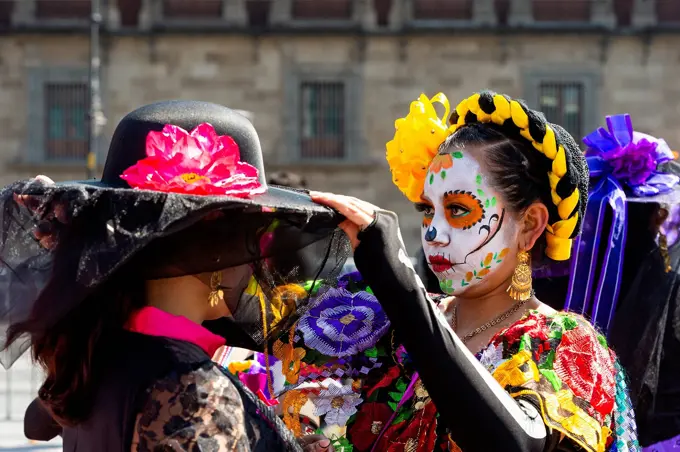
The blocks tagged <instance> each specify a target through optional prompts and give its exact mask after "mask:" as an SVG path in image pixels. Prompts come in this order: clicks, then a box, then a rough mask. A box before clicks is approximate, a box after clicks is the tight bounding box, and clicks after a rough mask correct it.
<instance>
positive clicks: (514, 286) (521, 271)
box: [507, 251, 533, 301]
mask: <svg viewBox="0 0 680 452" xmlns="http://www.w3.org/2000/svg"><path fill="white" fill-rule="evenodd" d="M529 260H530V256H529V252H527V251H520V252H519V253H517V267H515V272H514V273H513V274H512V281H511V282H510V287H508V290H507V292H508V294H509V295H510V297H511V298H512V299H513V300H515V301H526V300H528V299H529V298H531V294H532V293H533V289H532V288H531V266H530V265H529Z"/></svg>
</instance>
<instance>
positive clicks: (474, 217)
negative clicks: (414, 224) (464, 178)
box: [430, 190, 485, 230]
mask: <svg viewBox="0 0 680 452" xmlns="http://www.w3.org/2000/svg"><path fill="white" fill-rule="evenodd" d="M442 203H443V205H444V210H445V212H446V221H447V222H448V223H449V225H450V226H451V227H452V228H455V229H463V230H465V229H470V228H471V227H472V226H474V225H476V224H477V223H479V222H480V221H482V220H483V219H484V216H485V215H484V214H485V212H484V206H483V205H482V201H480V200H479V199H478V198H477V197H476V196H475V195H473V194H472V192H470V191H464V190H455V191H448V192H446V193H444V196H443V199H442ZM430 221H431V220H430Z"/></svg>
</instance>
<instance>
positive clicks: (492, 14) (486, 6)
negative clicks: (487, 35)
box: [472, 0, 498, 25]
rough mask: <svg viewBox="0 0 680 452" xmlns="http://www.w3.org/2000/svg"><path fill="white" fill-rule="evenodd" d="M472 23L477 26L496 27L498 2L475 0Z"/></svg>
mask: <svg viewBox="0 0 680 452" xmlns="http://www.w3.org/2000/svg"><path fill="white" fill-rule="evenodd" d="M472 21H473V22H474V23H475V24H477V25H496V24H497V23H498V16H497V15H496V2H495V1H494V0H474V1H473V2H472Z"/></svg>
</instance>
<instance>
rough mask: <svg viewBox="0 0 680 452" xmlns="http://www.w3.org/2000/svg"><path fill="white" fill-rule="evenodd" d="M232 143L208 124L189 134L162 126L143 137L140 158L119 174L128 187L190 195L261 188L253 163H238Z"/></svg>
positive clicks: (253, 191)
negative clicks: (143, 143)
mask: <svg viewBox="0 0 680 452" xmlns="http://www.w3.org/2000/svg"><path fill="white" fill-rule="evenodd" d="M240 159H241V155H240V152H239V149H238V145H237V144H236V142H235V141H234V139H233V138H231V137H230V136H227V135H222V136H219V135H217V133H216V132H215V129H214V128H213V126H211V125H210V124H207V123H204V124H200V125H198V126H197V127H196V128H195V129H194V130H192V131H191V133H189V132H187V131H186V130H184V129H182V128H181V127H177V126H173V125H170V124H168V125H166V126H165V127H163V130H162V131H161V132H149V134H148V135H147V137H146V158H145V159H142V160H140V161H139V162H137V163H136V164H135V165H133V166H131V167H130V168H128V169H126V170H125V172H123V174H122V175H121V178H123V179H124V180H125V181H127V183H128V184H130V186H131V187H133V188H140V189H145V190H157V191H162V192H172V193H183V194H192V195H229V196H236V197H246V196H250V195H254V194H259V193H263V192H264V191H265V188H264V187H263V186H262V184H260V182H259V179H258V172H257V168H255V167H254V166H252V165H250V164H248V163H245V162H241V161H240Z"/></svg>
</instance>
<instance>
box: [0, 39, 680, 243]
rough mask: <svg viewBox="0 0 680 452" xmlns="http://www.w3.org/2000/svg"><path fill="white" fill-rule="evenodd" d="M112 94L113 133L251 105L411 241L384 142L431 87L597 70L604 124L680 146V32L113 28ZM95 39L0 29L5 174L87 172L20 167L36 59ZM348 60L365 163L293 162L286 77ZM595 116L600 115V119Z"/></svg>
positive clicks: (511, 90)
mask: <svg viewBox="0 0 680 452" xmlns="http://www.w3.org/2000/svg"><path fill="white" fill-rule="evenodd" d="M103 54H104V59H103V63H104V74H103V76H104V85H103V90H104V103H105V108H106V115H107V117H108V119H109V124H108V126H107V128H106V136H107V137H110V135H111V133H112V131H113V129H114V128H115V125H116V123H117V122H118V120H120V118H121V117H122V116H123V115H124V114H125V113H126V112H128V111H129V110H131V109H133V108H134V107H136V106H138V105H141V104H144V103H147V102H152V101H156V100H161V99H170V98H183V99H198V100H207V101H213V102H217V103H221V104H224V105H227V106H230V107H233V108H237V109H243V110H249V111H251V112H253V114H254V123H255V127H256V129H257V130H258V131H259V133H260V137H261V140H262V146H263V149H264V152H265V161H266V162H267V166H268V168H269V169H270V170H278V169H289V170H294V171H296V172H299V173H302V174H304V175H305V176H306V177H307V178H308V180H309V182H310V184H311V186H312V187H314V188H316V189H321V190H331V191H337V192H343V193H349V194H351V195H354V196H358V197H362V198H365V199H367V200H369V201H371V202H374V203H376V204H378V205H380V206H382V207H385V208H388V209H392V210H395V211H397V212H399V213H400V215H401V219H402V230H403V234H404V238H405V240H406V241H407V244H408V245H409V247H411V248H412V249H413V250H415V247H416V246H417V243H418V236H419V227H418V224H419V220H418V217H417V215H416V213H415V212H414V210H413V209H412V208H411V207H410V206H409V205H408V203H407V202H406V201H404V199H403V198H402V196H401V195H400V193H399V192H398V191H397V190H396V189H395V188H394V187H393V185H392V184H391V181H390V176H389V171H388V168H387V165H386V163H385V162H384V144H385V142H386V141H388V140H389V139H391V137H392V133H393V131H394V129H393V123H394V120H395V119H396V118H398V117H400V116H403V115H405V114H406V113H407V112H408V105H409V102H410V101H411V100H413V99H415V98H416V97H417V96H418V95H419V94H420V93H421V92H426V93H428V94H431V95H432V94H435V93H436V92H438V91H443V92H444V93H446V94H447V95H448V96H449V98H450V99H451V102H452V103H454V104H455V103H456V102H457V101H458V100H459V99H461V98H462V97H464V96H467V95H469V94H470V93H471V92H473V91H475V90H479V89H482V88H490V89H494V90H497V91H502V92H505V93H507V94H509V95H511V96H519V97H531V94H532V93H527V92H526V91H527V84H526V81H527V78H528V77H529V74H531V73H533V72H535V71H539V72H540V71H543V72H549V73H556V74H560V73H584V72H585V73H588V74H591V75H592V76H594V79H595V80H596V83H595V85H594V90H593V91H592V93H591V95H592V97H593V99H592V100H594V101H595V102H594V104H593V105H595V106H596V110H597V111H596V115H595V117H596V118H597V119H596V121H600V122H601V118H603V115H604V114H607V113H621V112H629V113H631V114H632V115H633V119H634V124H635V126H636V129H638V130H641V131H645V132H648V133H652V134H655V135H659V136H663V137H664V138H665V139H666V140H667V141H668V142H669V144H670V145H671V146H677V147H680V127H678V126H679V125H680V102H679V100H680V83H678V73H679V70H680V36H678V35H658V36H655V37H653V38H652V39H651V40H647V41H645V40H644V39H642V38H639V37H625V36H619V37H616V36H610V37H608V38H606V39H605V38H604V37H602V36H601V35H598V34H583V35H574V34H572V35H567V34H533V35H519V34H505V35H500V34H499V35H489V34H486V35H485V34H469V35H463V34H451V35H444V34H441V33H439V34H433V35H429V36H428V35H422V36H410V37H409V38H408V39H406V38H405V37H388V36H384V37H381V36H375V37H366V38H359V37H351V36H297V37H296V36H285V37H283V36H260V37H257V38H256V37H246V36H225V35H178V34H174V35H154V36H147V37H141V36H114V37H107V38H106V40H105V46H104V51H103ZM87 61H88V38H87V37H86V36H77V35H73V36H60V35H4V36H2V37H0V102H1V104H0V105H2V107H0V124H2V140H1V141H0V183H2V184H6V183H8V182H10V181H12V180H14V179H17V178H20V177H26V176H29V175H32V174H35V173H36V172H42V173H45V174H48V175H50V176H53V177H54V178H55V179H68V178H79V177H83V174H84V171H83V170H82V169H81V168H80V167H55V166H36V165H31V166H27V165H25V164H22V163H21V156H22V153H24V152H25V143H26V136H27V134H29V133H31V128H32V127H39V126H40V125H31V124H27V123H26V122H27V121H26V117H27V108H26V105H27V102H28V101H27V99H28V85H27V82H26V79H27V76H26V74H27V71H29V69H30V68H32V67H39V66H86V65H87ZM302 65H304V66H308V67H320V68H329V67H331V68H335V69H337V70H341V69H343V68H346V69H351V70H354V71H356V72H357V73H358V74H359V75H360V79H361V91H360V92H361V96H359V97H358V98H357V99H356V102H358V103H359V109H358V111H359V112H360V117H361V121H360V124H361V135H362V140H363V143H364V146H363V149H361V153H362V154H363V155H366V156H367V158H366V159H364V161H362V163H361V164H352V163H349V164H347V165H334V166H318V165H316V166H315V165H304V166H298V165H295V164H291V163H290V161H289V160H288V158H287V155H288V154H287V150H286V149H285V142H286V140H285V134H286V130H285V126H284V124H285V118H286V115H287V114H288V111H287V109H289V108H290V105H286V100H285V96H284V86H285V78H286V74H287V73H288V72H289V71H291V70H294V69H295V68H296V67H298V66H302ZM593 125H595V124H593Z"/></svg>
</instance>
